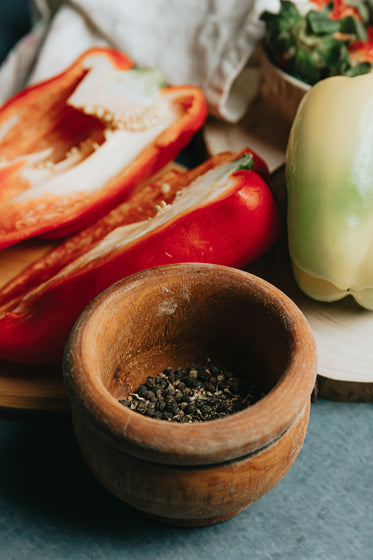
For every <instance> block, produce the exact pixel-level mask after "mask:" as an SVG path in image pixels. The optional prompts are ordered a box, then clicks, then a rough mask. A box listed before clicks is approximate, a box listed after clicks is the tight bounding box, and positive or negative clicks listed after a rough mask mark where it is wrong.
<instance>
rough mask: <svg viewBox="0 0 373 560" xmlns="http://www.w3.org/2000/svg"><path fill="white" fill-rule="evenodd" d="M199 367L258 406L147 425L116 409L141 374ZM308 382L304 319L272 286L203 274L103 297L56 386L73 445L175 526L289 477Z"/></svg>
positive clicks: (159, 273) (142, 281)
mask: <svg viewBox="0 0 373 560" xmlns="http://www.w3.org/2000/svg"><path fill="white" fill-rule="evenodd" d="M206 358H211V360H212V361H213V362H215V363H216V364H218V365H220V366H221V367H226V368H229V369H231V370H235V371H236V370H237V371H243V372H244V373H243V374H242V375H245V376H247V377H250V380H251V381H253V382H255V384H256V385H257V387H258V388H260V390H261V391H263V392H264V393H265V396H264V397H263V398H261V399H260V400H259V401H257V402H256V403H255V404H253V405H252V406H251V407H248V408H246V409H244V410H242V411H240V412H236V413H234V414H231V415H228V416H225V417H224V418H219V419H215V420H210V421H204V422H192V423H177V422H169V421H164V420H157V419H153V418H149V417H146V416H143V415H141V414H139V413H138V412H135V411H133V410H130V409H129V408H127V407H124V406H123V405H122V404H120V403H119V402H118V399H120V398H123V397H125V396H126V395H128V393H129V392H132V391H134V390H135V389H136V388H137V387H138V386H139V385H140V384H141V383H143V382H144V381H145V380H146V378H147V376H149V375H153V376H154V375H157V374H158V373H160V372H161V371H162V370H163V369H164V368H165V367H168V366H172V367H174V368H177V367H180V366H183V367H184V366H186V365H188V364H190V363H191V362H193V363H196V362H199V361H202V360H206ZM315 377H316V351H315V342H314V338H313V335H312V332H311V330H310V327H309V326H308V323H307V322H306V320H305V318H304V316H303V314H302V313H301V312H300V310H299V309H298V308H297V307H296V305H295V304H294V303H293V302H292V301H291V300H290V299H289V298H288V297H287V296H285V295H284V294H283V293H282V292H280V291H279V290H278V289H277V288H275V287H274V286H272V285H271V284H269V283H267V282H265V281H264V280H262V279H259V278H257V277H255V276H253V275H251V274H248V273H246V272H243V271H240V270H236V269H233V268H229V267H224V266H218V265H209V264H192V263H188V264H176V265H169V266H162V267H158V268H153V269H150V270H146V271H145V272H141V273H138V274H136V275H134V276H132V277H130V278H127V279H124V280H121V281H119V282H118V283H116V284H114V285H113V286H112V287H110V288H108V289H107V290H106V291H105V292H103V293H102V294H101V295H99V296H98V297H97V298H96V299H95V300H94V301H93V302H92V303H91V304H90V305H89V306H88V308H87V309H86V310H85V311H84V312H83V314H82V315H81V317H80V318H79V319H78V321H77V323H76V325H75V327H74V328H73V331H72V333H71V335H70V338H69V341H68V343H67V346H66V351H65V358H64V379H65V383H66V387H67V390H68V395H69V397H70V400H71V409H72V415H73V422H74V428H75V433H76V436H77V440H78V442H79V445H80V447H81V450H82V452H83V455H84V456H85V459H86V461H87V462H88V465H89V466H90V468H91V470H92V472H93V473H94V475H95V476H96V477H97V478H98V480H100V481H101V482H102V483H103V484H104V486H106V488H108V489H109V490H110V491H111V492H112V493H113V494H115V495H116V496H118V497H119V498H121V499H122V500H124V501H125V502H127V503H128V504H130V505H132V506H134V507H135V508H138V509H139V510H142V511H143V512H145V513H147V514H148V515H150V516H152V517H154V518H156V519H158V520H160V521H163V522H166V523H170V524H173V525H184V526H201V525H208V524H212V523H216V522H219V521H223V520H225V519H228V518H230V517H232V516H233V515H235V514H236V513H238V512H240V511H241V510H243V509H245V508H246V507H247V506H248V505H249V504H250V503H252V502H254V500H257V499H258V498H260V497H261V496H263V495H264V494H265V493H266V492H268V491H269V490H270V489H271V488H273V486H274V485H275V484H276V483H277V482H278V481H279V480H280V479H281V478H282V477H283V476H284V475H285V473H286V472H287V471H288V469H289V468H290V466H291V465H292V463H293V462H294V460H295V458H296V456H297V455H298V452H299V450H300V448H301V446H302V443H303V439H304V437H305V434H306V430H307V425H308V418H309V409H310V395H311V392H312V389H313V386H314V382H315Z"/></svg>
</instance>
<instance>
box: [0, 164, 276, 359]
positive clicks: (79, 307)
mask: <svg viewBox="0 0 373 560" xmlns="http://www.w3.org/2000/svg"><path fill="white" fill-rule="evenodd" d="M230 177H231V178H233V181H232V184H230V186H229V188H227V189H226V190H224V192H223V193H220V194H219V195H218V196H217V197H216V198H215V199H213V200H212V201H210V202H208V203H206V204H202V205H200V206H198V205H197V206H196V207H193V208H192V209H186V210H185V211H183V212H180V213H179V214H178V215H177V216H176V217H175V218H174V219H171V220H169V221H167V222H166V223H165V224H163V225H162V226H160V227H157V228H156V229H155V230H153V231H151V232H150V233H147V234H146V235H143V236H141V237H140V238H139V239H135V240H134V241H132V242H129V243H127V244H126V245H124V246H122V247H120V248H119V249H118V248H114V249H113V250H112V251H108V252H106V253H105V254H102V255H100V256H99V258H95V259H89V260H87V261H85V262H83V263H80V264H79V263H78V264H77V265H76V266H75V267H72V268H71V270H70V272H69V273H68V274H65V275H64V276H61V277H58V276H56V277H54V278H52V279H51V280H50V282H48V283H46V284H45V285H41V286H40V287H37V288H36V289H35V290H34V291H31V292H30V293H29V294H25V297H24V298H20V299H18V300H17V299H16V300H13V301H9V302H8V303H4V305H3V308H2V312H0V357H1V358H3V359H7V360H12V361H20V360H21V361H24V362H34V363H42V362H53V361H59V360H60V359H61V357H62V352H63V348H64V345H65V341H66V339H67V336H68V333H69V331H70V330H71V328H72V326H73V324H74V322H75V320H76V319H77V317H78V316H79V315H80V313H81V312H82V311H83V309H84V308H85V307H86V305H87V304H88V303H89V302H90V301H91V300H92V299H93V298H94V297H95V296H96V295H98V294H99V293H100V292H101V291H102V290H104V289H105V288H107V287H108V286H110V285H111V284H113V283H114V282H116V281H117V280H120V279H121V278H123V277H125V276H129V275H131V274H134V273H135V272H138V271H141V270H144V269H146V268H150V267H154V266H159V265H163V264H168V263H176V262H208V263H217V264H223V265H227V266H234V267H243V266H245V265H246V264H248V263H249V262H251V261H253V260H254V259H256V258H257V257H258V256H260V255H261V254H263V253H264V252H265V251H266V250H267V249H269V248H270V247H271V245H272V244H273V243H274V242H275V240H276V239H277V237H278V235H279V232H280V228H281V217H280V213H279V210H278V208H277V206H276V204H275V202H274V199H273V197H272V194H271V192H270V190H269V188H268V187H267V185H266V183H265V182H264V181H263V179H262V178H261V177H260V176H259V175H257V174H256V173H255V172H253V171H247V170H240V171H235V172H234V173H232V174H231V176H230ZM62 273H63V271H62Z"/></svg>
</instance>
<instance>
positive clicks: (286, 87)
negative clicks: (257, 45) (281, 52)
mask: <svg viewBox="0 0 373 560" xmlns="http://www.w3.org/2000/svg"><path fill="white" fill-rule="evenodd" d="M262 75H263V82H264V86H263V90H264V94H265V95H266V97H267V98H268V99H269V100H270V102H271V103H272V105H273V106H274V107H276V108H277V109H278V110H279V112H280V113H281V114H282V115H283V116H284V117H285V118H286V119H287V120H288V121H289V122H290V123H291V122H293V120H294V117H295V115H296V112H297V109H298V106H299V103H300V102H301V101H302V99H303V97H304V95H305V94H306V93H307V91H308V90H309V89H310V88H311V86H310V85H309V84H306V83H305V82H302V81H301V80H298V79H297V78H294V77H293V76H291V75H290V74H288V73H287V72H284V71H283V70H281V69H280V68H279V67H278V66H276V65H275V64H273V63H272V61H271V60H270V59H269V58H268V56H267V54H266V53H265V52H264V51H263V53H262Z"/></svg>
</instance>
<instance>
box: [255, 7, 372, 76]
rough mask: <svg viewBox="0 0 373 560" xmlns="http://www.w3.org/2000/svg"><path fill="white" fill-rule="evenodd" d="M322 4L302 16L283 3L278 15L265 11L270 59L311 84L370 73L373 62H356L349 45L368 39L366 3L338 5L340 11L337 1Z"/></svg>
mask: <svg viewBox="0 0 373 560" xmlns="http://www.w3.org/2000/svg"><path fill="white" fill-rule="evenodd" d="M323 4H324V2H322V1H320V0H318V1H316V2H315V9H311V10H309V11H308V12H307V13H306V14H305V15H302V14H301V13H300V11H299V10H298V8H297V6H296V5H295V4H294V3H293V2H289V1H285V0H282V1H281V2H280V10H279V12H278V13H272V12H269V11H265V12H263V13H262V14H261V16H260V17H261V20H262V21H264V23H265V38H264V44H265V49H266V51H267V54H268V55H269V57H270V58H271V59H272V60H273V62H274V63H275V64H277V65H278V66H279V67H280V68H282V69H283V70H285V71H286V72H288V73H289V74H291V75H292V76H294V77H296V78H298V79H300V80H302V81H304V82H306V83H308V84H310V85H313V84H315V83H316V82H318V81H319V80H322V79H324V78H327V77H330V76H336V75H343V76H357V75H361V74H366V73H368V72H370V71H371V68H372V63H371V61H368V60H363V61H360V60H356V58H354V57H351V54H350V51H349V46H350V45H352V44H356V42H361V43H365V42H366V41H367V39H368V34H367V28H366V26H367V24H368V23H369V18H370V12H369V10H368V6H367V5H366V4H367V3H365V2H362V1H361V2H356V1H354V2H352V1H350V4H348V5H347V3H346V4H344V5H343V10H340V8H341V6H338V7H339V11H338V12H337V11H336V9H337V4H338V3H337V2H329V3H327V4H325V5H323ZM319 6H322V7H321V8H320V7H319ZM356 6H357V7H356ZM345 14H351V15H345Z"/></svg>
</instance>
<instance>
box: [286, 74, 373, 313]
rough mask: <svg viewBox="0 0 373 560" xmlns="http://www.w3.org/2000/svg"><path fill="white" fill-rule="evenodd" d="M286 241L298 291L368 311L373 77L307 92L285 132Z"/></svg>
mask: <svg viewBox="0 0 373 560" xmlns="http://www.w3.org/2000/svg"><path fill="white" fill-rule="evenodd" d="M286 177H287V190H288V242H289V252H290V257H291V260H292V265H293V270H294V275H295V278H296V281H297V283H298V285H299V287H300V288H301V289H302V290H303V291H304V292H305V293H306V294H308V295H309V296H311V297H312V298H314V299H317V300H321V301H335V300H339V299H341V298H343V297H345V296H346V295H348V294H350V295H351V296H353V298H354V299H355V300H356V301H357V302H358V303H359V304H360V305H361V306H363V307H365V308H367V309H371V310H373V74H366V75H363V76H358V77H354V78H348V77H340V76H337V77H332V78H327V79H325V80H322V81H320V82H319V83H318V84H316V85H315V86H313V87H312V88H311V90H309V92H308V93H307V94H306V95H305V97H304V98H303V100H302V102H301V105H300V106H299V108H298V112H297V114H296V117H295V120H294V122H293V125H292V129H291V132H290V137H289V142H288V149H287V156H286Z"/></svg>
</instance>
